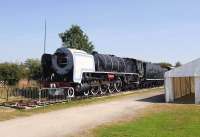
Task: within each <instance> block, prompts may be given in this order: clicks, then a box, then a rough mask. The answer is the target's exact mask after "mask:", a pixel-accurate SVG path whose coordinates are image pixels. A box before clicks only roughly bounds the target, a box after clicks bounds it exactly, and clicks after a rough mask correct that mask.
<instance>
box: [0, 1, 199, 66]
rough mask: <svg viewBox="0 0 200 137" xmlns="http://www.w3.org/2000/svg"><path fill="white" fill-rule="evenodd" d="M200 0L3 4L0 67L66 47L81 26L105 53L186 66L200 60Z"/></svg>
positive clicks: (6, 2) (1, 7) (0, 27)
mask: <svg viewBox="0 0 200 137" xmlns="http://www.w3.org/2000/svg"><path fill="white" fill-rule="evenodd" d="M199 7H200V1H199V0H16V1H14V0H0V62H5V61H7V62H15V61H17V62H22V61H24V60H26V59H27V58H40V57H41V55H42V54H43V39H44V20H45V19H46V20H47V51H46V52H48V53H53V52H54V51H55V50H56V49H57V48H59V47H61V40H60V38H59V36H58V34H59V33H60V32H64V31H65V30H67V29H69V28H70V26H71V25H73V24H77V25H79V26H81V28H82V29H83V30H84V32H85V33H86V34H87V35H88V36H89V39H90V41H92V43H93V44H94V46H95V50H96V51H98V52H100V53H107V54H114V55H117V56H120V57H132V58H137V59H140V60H145V61H150V62H170V63H172V64H174V63H175V62H177V61H180V62H182V63H183V64H184V63H186V62H189V61H191V60H194V59H196V58H199V57H200V18H199V15H200V8H199Z"/></svg>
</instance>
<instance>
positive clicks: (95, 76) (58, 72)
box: [42, 48, 167, 96]
mask: <svg viewBox="0 0 200 137" xmlns="http://www.w3.org/2000/svg"><path fill="white" fill-rule="evenodd" d="M80 53H81V52H80ZM88 55H89V54H88ZM89 56H93V61H94V65H95V71H84V72H83V73H82V77H81V78H82V79H81V82H74V81H73V78H74V75H75V74H74V73H76V71H73V69H74V68H76V67H78V66H75V64H74V60H73V55H72V53H71V52H70V50H69V49H67V48H59V49H57V50H56V52H55V53H54V54H53V55H51V54H44V55H43V56H42V68H43V85H44V87H46V88H48V87H50V85H51V83H54V87H57V88H62V87H71V88H73V89H74V94H75V95H84V96H88V95H89V94H92V95H97V94H106V93H113V92H120V91H122V90H126V89H134V88H146V87H154V86H160V85H162V84H163V82H164V73H165V72H166V71H167V69H164V68H162V67H161V66H160V65H158V64H154V63H150V62H144V61H140V60H137V59H133V58H120V57H117V56H115V55H106V54H99V53H97V52H93V53H92V55H89ZM80 63H82V62H80ZM76 65H78V64H76ZM85 66H87V64H85ZM85 70H87V69H85Z"/></svg>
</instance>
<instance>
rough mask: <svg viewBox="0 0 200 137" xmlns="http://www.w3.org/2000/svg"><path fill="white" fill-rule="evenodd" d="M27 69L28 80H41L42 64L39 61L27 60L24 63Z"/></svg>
mask: <svg viewBox="0 0 200 137" xmlns="http://www.w3.org/2000/svg"><path fill="white" fill-rule="evenodd" d="M24 65H25V66H26V69H27V71H28V72H27V76H28V79H29V80H30V79H33V80H39V79H40V78H41V63H40V60H38V59H27V60H26V61H25V63H24Z"/></svg>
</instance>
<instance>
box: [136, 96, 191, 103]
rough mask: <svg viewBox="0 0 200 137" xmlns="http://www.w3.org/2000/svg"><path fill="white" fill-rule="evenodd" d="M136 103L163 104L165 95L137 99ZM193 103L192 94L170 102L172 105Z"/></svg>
mask: <svg viewBox="0 0 200 137" xmlns="http://www.w3.org/2000/svg"><path fill="white" fill-rule="evenodd" d="M137 101H141V102H150V103H165V94H161V95H155V96H152V97H148V98H144V99H139V100H137ZM194 103H195V100H194V95H193V94H191V95H187V96H184V97H181V98H179V99H176V100H175V102H172V104H194Z"/></svg>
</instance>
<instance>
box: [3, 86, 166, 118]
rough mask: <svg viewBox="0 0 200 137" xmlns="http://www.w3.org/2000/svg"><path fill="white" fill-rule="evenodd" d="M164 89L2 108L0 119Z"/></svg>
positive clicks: (158, 90) (158, 89) (157, 89)
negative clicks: (21, 107)
mask: <svg viewBox="0 0 200 137" xmlns="http://www.w3.org/2000/svg"><path fill="white" fill-rule="evenodd" d="M162 90H163V88H154V89H148V90H147V89H145V90H138V91H137V92H124V93H120V94H115V95H112V96H104V97H95V98H88V99H84V100H75V101H70V102H65V103H58V104H54V105H49V106H44V107H40V108H35V109H30V110H15V109H8V108H0V121H5V120H9V119H14V118H17V117H22V116H31V115H33V114H38V113H46V112H51V111H55V110H60V109H65V108H69V107H75V106H83V105H88V104H94V103H102V102H107V101H111V100H114V99H119V98H126V97H129V96H137V95H142V94H143V93H146V92H160V91H162ZM141 92H142V93H141Z"/></svg>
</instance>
